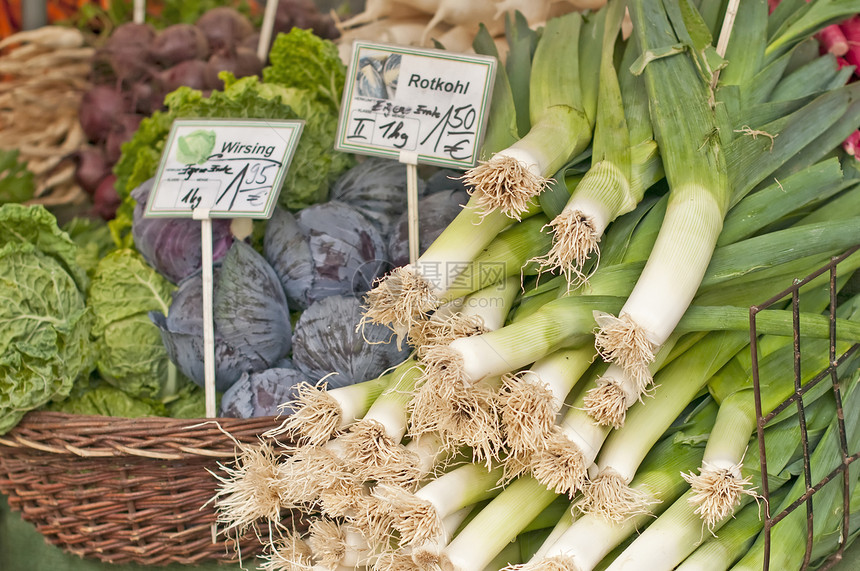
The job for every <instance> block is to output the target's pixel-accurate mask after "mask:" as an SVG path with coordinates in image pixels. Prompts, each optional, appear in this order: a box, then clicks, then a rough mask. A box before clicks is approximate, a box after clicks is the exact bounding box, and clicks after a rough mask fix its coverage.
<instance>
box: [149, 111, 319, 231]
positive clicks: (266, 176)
mask: <svg viewBox="0 0 860 571" xmlns="http://www.w3.org/2000/svg"><path fill="white" fill-rule="evenodd" d="M303 126H304V122H302V121H277V120H256V119H239V120H235V119H178V120H176V121H174V123H173V127H172V128H171V130H170V135H169V136H168V139H167V142H166V143H165V147H164V149H165V150H164V152H163V153H162V156H161V164H160V165H159V168H158V173H157V174H156V179H155V180H156V182H155V187H154V188H153V191H152V193H150V196H149V201H148V202H147V205H146V212H145V215H146V216H153V217H173V218H191V217H192V214H193V212H194V211H195V210H198V209H201V210H208V212H209V216H210V217H212V218H242V217H248V218H269V217H270V216H271V215H272V211H273V210H274V207H275V204H276V203H277V199H278V195H279V193H280V190H281V185H282V184H283V182H284V177H285V176H286V173H287V170H288V168H289V166H290V161H291V160H292V158H293V154H294V153H295V149H296V145H297V144H298V140H299V137H300V135H301V132H302V127H303Z"/></svg>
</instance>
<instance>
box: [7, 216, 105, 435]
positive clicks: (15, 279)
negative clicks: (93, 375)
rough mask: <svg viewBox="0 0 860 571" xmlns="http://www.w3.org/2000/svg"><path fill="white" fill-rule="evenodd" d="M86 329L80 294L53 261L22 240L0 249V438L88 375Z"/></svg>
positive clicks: (87, 316)
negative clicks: (31, 413) (27, 416)
mask: <svg viewBox="0 0 860 571" xmlns="http://www.w3.org/2000/svg"><path fill="white" fill-rule="evenodd" d="M0 215H2V209H0ZM91 325H92V315H91V314H90V313H89V312H88V311H87V307H86V304H85V301H84V296H83V294H82V293H81V291H80V290H79V289H78V286H77V284H76V282H75V280H74V279H73V278H72V277H71V276H70V275H69V274H68V273H67V272H66V271H65V268H64V267H63V266H62V265H61V264H60V263H59V262H58V261H57V260H56V259H55V258H54V257H52V256H49V255H46V254H44V253H42V252H41V251H39V250H38V249H37V248H36V246H34V245H33V244H31V243H28V242H23V241H22V242H16V241H7V243H6V244H5V245H4V246H2V247H0V434H3V433H5V432H7V431H8V430H9V429H11V428H12V427H13V426H15V424H17V423H18V421H20V419H21V418H22V417H23V415H24V414H25V413H26V412H27V411H29V410H32V409H35V408H38V407H40V406H42V405H44V404H46V403H47V402H49V401H51V400H55V399H62V398H64V397H65V396H67V395H68V394H69V392H70V391H71V389H72V386H73V384H74V382H75V381H76V380H77V379H78V378H79V377H81V376H83V375H88V374H89V373H90V371H92V368H93V351H92V346H91V343H90V338H89V333H90V329H91Z"/></svg>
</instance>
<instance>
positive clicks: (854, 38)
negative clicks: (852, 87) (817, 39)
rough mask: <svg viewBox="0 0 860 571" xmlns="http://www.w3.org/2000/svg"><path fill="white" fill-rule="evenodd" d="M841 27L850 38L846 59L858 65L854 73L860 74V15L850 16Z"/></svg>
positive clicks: (847, 37) (846, 36) (848, 38)
mask: <svg viewBox="0 0 860 571" xmlns="http://www.w3.org/2000/svg"><path fill="white" fill-rule="evenodd" d="M839 27H840V28H841V29H842V33H843V34H845V38H846V39H847V40H848V51H847V52H846V53H845V59H846V60H847V61H848V63H850V64H851V65H853V66H856V69H855V70H854V74H855V75H858V76H860V16H853V17H851V18H848V19H847V20H845V21H844V22H842V23H841V24H839Z"/></svg>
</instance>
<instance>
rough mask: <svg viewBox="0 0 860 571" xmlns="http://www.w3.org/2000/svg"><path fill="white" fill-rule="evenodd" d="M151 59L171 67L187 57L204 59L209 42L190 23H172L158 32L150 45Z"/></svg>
mask: <svg viewBox="0 0 860 571" xmlns="http://www.w3.org/2000/svg"><path fill="white" fill-rule="evenodd" d="M150 54H152V59H153V60H154V61H155V62H157V63H158V64H160V65H162V66H163V67H171V66H173V65H176V64H178V63H179V62H182V61H185V60H189V59H206V57H207V56H208V55H209V43H208V42H207V40H206V36H205V35H204V33H203V31H202V30H200V29H199V28H197V27H196V26H193V25H191V24H173V25H172V26H168V27H167V28H165V29H164V30H163V31H162V32H161V33H159V34H158V35H157V36H156V37H155V40H154V41H153V42H152V46H151V47H150Z"/></svg>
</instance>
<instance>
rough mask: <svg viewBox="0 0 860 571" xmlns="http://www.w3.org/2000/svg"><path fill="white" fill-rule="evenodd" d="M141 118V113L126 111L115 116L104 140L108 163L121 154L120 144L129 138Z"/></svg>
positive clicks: (112, 162) (114, 161)
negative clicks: (115, 119)
mask: <svg viewBox="0 0 860 571" xmlns="http://www.w3.org/2000/svg"><path fill="white" fill-rule="evenodd" d="M141 119H143V116H142V115H137V114H134V113H126V114H125V115H122V116H120V117H118V118H117V121H116V123H114V124H113V127H112V128H111V130H110V133H108V136H107V140H106V141H105V157H106V158H107V160H108V162H109V163H110V164H114V163H116V162H117V161H118V160H119V157H120V154H122V144H123V143H125V142H126V141H128V140H129V139H131V137H132V135H134V132H135V131H137V128H138V127H139V126H140V121H141Z"/></svg>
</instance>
